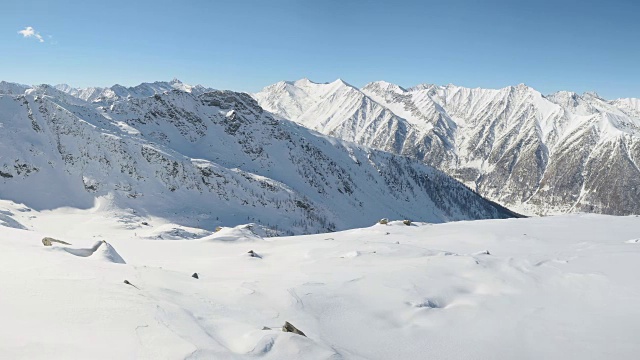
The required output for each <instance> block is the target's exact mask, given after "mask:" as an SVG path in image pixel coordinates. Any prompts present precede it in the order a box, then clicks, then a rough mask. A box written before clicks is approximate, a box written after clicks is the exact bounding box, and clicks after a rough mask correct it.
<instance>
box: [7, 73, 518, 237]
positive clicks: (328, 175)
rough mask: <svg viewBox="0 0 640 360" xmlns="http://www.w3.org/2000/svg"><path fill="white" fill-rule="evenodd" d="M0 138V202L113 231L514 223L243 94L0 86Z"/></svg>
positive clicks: (458, 187)
mask: <svg viewBox="0 0 640 360" xmlns="http://www.w3.org/2000/svg"><path fill="white" fill-rule="evenodd" d="M0 128H1V129H2V130H1V131H0V199H3V200H10V201H13V202H15V203H20V204H24V205H25V206H26V207H27V208H28V209H32V210H36V211H48V210H52V209H59V208H74V209H84V210H87V211H93V212H96V213H109V214H112V215H114V216H118V218H120V219H121V221H122V222H123V225H124V226H128V225H132V224H130V223H131V222H139V221H140V219H147V218H163V219H168V220H169V221H172V222H175V223H177V224H181V225H184V226H192V227H198V228H202V229H209V230H213V229H215V228H216V227H217V226H220V225H226V226H229V225H237V224H243V223H248V222H252V223H256V224H259V225H262V226H263V227H264V228H266V229H267V230H269V231H272V232H273V233H275V234H300V233H314V232H327V231H335V230H341V229H346V228H353V227H357V226H366V225H370V224H373V223H374V222H375V221H377V220H379V219H380V218H383V217H387V218H396V219H414V220H418V219H419V220H422V221H429V222H444V221H451V220H470V219H486V218H505V217H513V216H516V215H517V214H514V213H512V212H511V211H509V210H507V209H506V208H504V207H502V206H500V205H497V204H495V203H493V202H491V201H488V200H486V199H484V198H482V197H481V196H479V195H478V194H477V193H475V192H474V191H472V190H470V189H469V188H468V187H466V186H464V185H463V184H461V183H459V182H458V181H456V180H454V179H453V178H451V177H450V176H448V175H447V174H445V173H443V172H441V171H439V170H436V169H434V168H433V167H431V166H428V165H425V164H423V163H422V162H420V161H417V160H415V159H411V158H408V157H403V156H398V155H394V154H390V153H388V152H384V151H381V150H374V149H371V148H369V147H366V146H362V145H357V144H354V143H352V142H347V141H344V140H339V139H337V138H333V137H329V136H326V135H323V134H320V133H318V132H316V131H313V130H309V129H307V128H305V127H303V126H301V125H298V124H296V123H294V122H291V121H289V120H284V119H279V118H277V117H275V116H274V115H272V114H271V113H269V112H268V111H265V110H264V109H263V108H262V107H261V106H260V105H259V104H258V102H256V100H254V99H253V98H252V97H251V96H250V95H248V94H246V93H238V92H233V91H219V90H213V89H207V88H204V87H202V86H189V85H186V84H183V83H182V82H180V81H178V80H173V81H171V82H155V83H144V84H141V85H139V86H136V87H129V88H127V87H123V86H120V85H115V86H113V87H110V88H88V89H76V88H73V87H70V86H67V85H57V86H51V85H38V86H26V85H20V84H12V83H7V82H2V83H0ZM5 217H7V216H5ZM15 227H19V226H18V225H16V226H15Z"/></svg>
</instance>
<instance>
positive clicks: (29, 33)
mask: <svg viewBox="0 0 640 360" xmlns="http://www.w3.org/2000/svg"><path fill="white" fill-rule="evenodd" d="M18 34H22V36H24V37H26V38H30V37H32V38H35V39H37V40H38V41H40V42H41V43H43V42H44V38H42V35H40V33H39V32H37V31H36V29H34V28H32V27H31V26H27V27H26V28H24V30H20V31H18Z"/></svg>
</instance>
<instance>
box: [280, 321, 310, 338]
mask: <svg viewBox="0 0 640 360" xmlns="http://www.w3.org/2000/svg"><path fill="white" fill-rule="evenodd" d="M282 331H284V332H291V333H294V334H298V335H302V336H304V337H307V335H305V334H304V333H303V332H302V331H300V330H299V329H298V328H297V327H295V326H293V325H292V324H291V323H290V322H288V321H285V322H284V325H283V326H282Z"/></svg>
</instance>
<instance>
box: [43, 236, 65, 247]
mask: <svg viewBox="0 0 640 360" xmlns="http://www.w3.org/2000/svg"><path fill="white" fill-rule="evenodd" d="M53 243H59V244H63V245H71V244H69V243H68V242H66V241H62V240H57V239H54V238H51V237H45V238H43V239H42V245H44V246H51V245H53Z"/></svg>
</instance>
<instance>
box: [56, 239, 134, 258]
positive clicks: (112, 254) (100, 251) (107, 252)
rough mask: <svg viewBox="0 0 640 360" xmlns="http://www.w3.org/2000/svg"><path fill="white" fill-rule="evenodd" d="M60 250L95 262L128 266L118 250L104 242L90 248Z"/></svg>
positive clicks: (65, 248) (64, 248) (63, 248)
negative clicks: (89, 258)
mask: <svg viewBox="0 0 640 360" xmlns="http://www.w3.org/2000/svg"><path fill="white" fill-rule="evenodd" d="M60 249H62V250H63V251H66V252H68V253H69V254H72V255H75V256H79V257H91V258H92V259H95V260H102V261H106V262H112V263H116V264H126V262H125V261H124V259H123V258H122V257H121V256H120V254H118V252H117V251H116V249H115V248H114V247H113V246H111V244H109V243H108V242H106V241H104V240H103V241H98V242H96V243H95V244H94V245H93V246H92V247H90V248H80V249H75V248H70V247H60Z"/></svg>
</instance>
